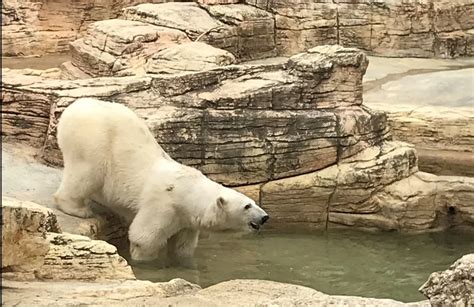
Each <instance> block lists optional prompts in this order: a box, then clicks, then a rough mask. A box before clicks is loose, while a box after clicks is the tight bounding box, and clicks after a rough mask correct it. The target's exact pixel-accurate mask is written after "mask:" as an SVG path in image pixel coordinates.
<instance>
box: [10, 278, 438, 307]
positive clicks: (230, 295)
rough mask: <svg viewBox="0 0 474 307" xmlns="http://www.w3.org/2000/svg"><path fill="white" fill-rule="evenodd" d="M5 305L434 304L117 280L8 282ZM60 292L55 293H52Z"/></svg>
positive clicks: (244, 285) (268, 286) (259, 284)
mask: <svg viewBox="0 0 474 307" xmlns="http://www.w3.org/2000/svg"><path fill="white" fill-rule="evenodd" d="M4 285H7V287H8V288H7V289H6V291H5V293H4V297H3V298H4V301H5V306H11V305H14V304H16V303H20V305H22V306H23V305H25V306H26V305H35V306H63V305H64V304H86V305H89V304H93V305H95V306H107V305H110V304H113V305H114V306H148V305H153V306H203V307H204V306H206V307H207V306H222V302H225V304H226V305H227V306H295V305H297V306H334V305H338V306H339V305H344V306H352V305H363V306H420V307H421V306H429V303H428V302H427V301H423V302H417V303H409V304H404V303H401V302H397V301H394V300H390V299H374V298H364V297H356V296H331V295H327V294H324V293H321V292H318V291H316V290H313V289H311V288H306V287H302V286H296V285H291V284H284V283H278V282H273V281H265V280H231V281H227V282H222V283H219V284H217V285H214V286H211V287H209V288H206V289H202V290H200V288H199V287H198V286H196V285H193V284H190V283H188V282H186V281H184V280H182V279H173V280H171V281H169V282H167V283H151V282H148V281H125V282H122V281H113V282H108V283H107V284H104V283H81V282H61V283H55V284H54V286H53V284H52V283H50V282H42V283H40V282H35V283H28V284H22V283H18V282H12V281H7V282H5V283H4ZM53 288H54V291H53V290H52V289H53Z"/></svg>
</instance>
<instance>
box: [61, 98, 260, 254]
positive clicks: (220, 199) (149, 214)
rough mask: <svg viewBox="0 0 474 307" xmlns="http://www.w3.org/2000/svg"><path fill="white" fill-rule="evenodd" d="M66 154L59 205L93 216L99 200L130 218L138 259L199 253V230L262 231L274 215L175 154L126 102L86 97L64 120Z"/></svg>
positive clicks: (133, 250) (132, 244)
mask: <svg viewBox="0 0 474 307" xmlns="http://www.w3.org/2000/svg"><path fill="white" fill-rule="evenodd" d="M57 138H58V144H59V148H60V149H61V151H62V154H63V158H64V171H63V177H62V181H61V184H60V186H59V188H58V190H57V192H56V193H55V194H54V199H55V202H56V205H57V207H58V208H59V209H60V210H61V211H63V212H65V213H68V214H71V215H74V216H78V217H84V218H86V217H90V216H91V214H92V211H91V209H90V207H89V202H90V201H91V200H92V201H95V202H97V203H99V204H102V205H104V206H106V207H109V208H110V209H111V210H112V211H115V212H116V213H117V214H119V215H121V216H122V217H123V218H125V220H126V221H127V222H128V223H129V231H128V236H129V241H130V254H131V258H132V260H136V261H150V260H154V259H156V258H157V257H158V255H159V252H160V250H163V248H164V247H167V248H168V253H170V250H171V254H172V255H174V256H176V257H191V256H192V255H193V253H194V250H195V248H196V246H197V243H198V236H199V231H202V230H207V231H223V230H246V231H257V230H258V229H259V228H260V227H261V226H262V225H263V224H264V223H265V222H266V221H267V220H268V219H269V216H268V214H267V213H266V212H265V211H264V210H263V209H262V208H260V207H259V206H258V205H257V204H256V203H255V202H254V201H253V200H252V199H250V198H249V197H247V196H245V195H243V194H241V193H239V192H237V191H235V190H233V189H230V188H226V187H224V186H222V185H221V184H219V183H216V182H214V181H212V180H210V179H209V178H207V177H206V176H204V175H203V174H202V173H201V172H200V171H198V170H197V169H194V168H192V167H188V166H185V165H183V164H180V163H178V162H176V161H175V160H173V159H172V158H171V157H170V156H169V155H168V154H167V153H166V152H165V151H164V150H163V149H162V148H161V146H160V145H158V143H157V142H156V140H155V138H154V137H153V135H152V134H151V132H150V130H149V129H148V127H147V126H146V124H145V122H144V121H143V120H141V119H140V118H139V117H138V116H137V115H136V114H135V113H134V112H133V111H131V110H130V109H128V108H127V107H125V106H123V105H120V104H118V103H111V102H106V101H101V100H97V99H92V98H81V99H78V100H76V101H75V102H74V103H72V104H71V105H70V106H69V107H67V108H66V109H65V111H64V112H63V114H62V115H61V118H60V120H59V123H58V126H57Z"/></svg>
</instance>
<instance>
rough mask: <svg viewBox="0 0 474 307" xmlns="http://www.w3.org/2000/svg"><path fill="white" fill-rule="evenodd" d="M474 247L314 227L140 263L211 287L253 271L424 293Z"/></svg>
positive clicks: (465, 242) (332, 290)
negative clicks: (187, 261)
mask: <svg viewBox="0 0 474 307" xmlns="http://www.w3.org/2000/svg"><path fill="white" fill-rule="evenodd" d="M472 252H474V239H473V236H472V234H467V233H461V232H453V231H451V232H446V233H436V234H422V235H401V234H398V233H365V232H357V231H354V230H350V231H349V230H344V231H342V230H341V231H331V232H327V233H314V234H281V233H261V234H259V235H255V236H251V235H248V236H238V235H229V234H212V235H210V236H209V237H207V238H203V239H201V240H200V242H199V247H198V249H197V251H196V257H195V259H196V262H197V269H185V268H166V269H160V268H157V267H154V266H153V265H150V264H148V265H143V264H141V265H140V266H135V267H134V272H135V274H136V276H137V278H139V279H146V280H151V281H167V280H170V279H172V278H176V277H180V278H183V279H186V280H188V281H190V282H194V283H197V284H199V285H200V286H201V287H207V286H210V285H213V284H216V283H219V282H222V281H226V280H230V279H237V278H251V279H267V280H273V281H279V282H286V283H293V284H298V285H303V286H308V287H311V288H314V289H316V290H319V291H322V292H325V293H327V294H333V295H357V296H366V297H376V298H392V299H396V300H400V301H403V302H410V301H419V300H423V299H425V298H424V296H423V295H422V294H420V293H419V292H418V290H417V289H418V288H419V287H420V286H421V285H422V284H423V283H424V282H425V281H426V280H427V278H428V276H429V275H430V274H431V273H432V272H434V271H439V270H445V269H447V268H448V267H449V266H450V265H451V264H452V263H453V262H454V261H455V260H457V259H458V258H460V257H461V256H462V255H464V254H467V253H472Z"/></svg>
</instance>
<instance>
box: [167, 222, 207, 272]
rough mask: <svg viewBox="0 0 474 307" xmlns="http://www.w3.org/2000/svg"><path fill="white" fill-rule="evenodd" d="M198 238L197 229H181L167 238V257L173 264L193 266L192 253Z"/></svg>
mask: <svg viewBox="0 0 474 307" xmlns="http://www.w3.org/2000/svg"><path fill="white" fill-rule="evenodd" d="M198 240H199V231H198V230H194V229H189V228H186V229H182V230H181V231H179V232H178V233H177V234H175V235H174V236H172V237H171V238H170V239H169V240H168V258H169V259H170V261H171V262H172V264H174V265H180V266H184V267H188V268H195V267H196V263H195V262H194V259H193V255H194V251H195V250H196V247H197V244H198Z"/></svg>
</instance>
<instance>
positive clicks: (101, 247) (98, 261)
mask: <svg viewBox="0 0 474 307" xmlns="http://www.w3.org/2000/svg"><path fill="white" fill-rule="evenodd" d="M60 231H61V229H60V226H59V225H58V221H57V218H56V215H55V214H54V213H53V211H52V210H51V209H48V208H46V207H43V206H40V205H38V204H36V203H33V202H26V201H19V200H16V199H14V198H10V197H2V278H8V279H17V280H31V279H41V280H45V279H51V280H67V279H75V280H104V279H135V276H134V275H133V272H132V269H131V267H130V266H129V265H128V264H127V262H126V261H125V259H123V258H122V257H121V256H119V255H118V253H117V248H116V247H114V246H113V245H110V244H109V243H107V242H105V241H99V240H91V239H90V238H88V237H84V236H80V235H73V234H68V233H58V232H60Z"/></svg>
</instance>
